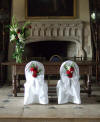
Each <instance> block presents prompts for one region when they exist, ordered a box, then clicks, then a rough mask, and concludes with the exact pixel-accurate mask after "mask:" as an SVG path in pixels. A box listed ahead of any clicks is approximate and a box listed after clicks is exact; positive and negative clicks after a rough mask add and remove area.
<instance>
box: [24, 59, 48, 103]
mask: <svg viewBox="0 0 100 122" xmlns="http://www.w3.org/2000/svg"><path fill="white" fill-rule="evenodd" d="M32 64H34V65H35V66H38V68H39V69H41V70H42V71H41V72H40V75H38V76H37V77H36V78H34V77H33V76H32V72H31V71H30V68H31V65H32ZM25 77H26V83H25V84H24V88H25V91H24V105H28V104H33V103H40V104H48V85H47V83H46V81H44V66H43V64H42V63H40V62H38V61H31V62H29V63H28V64H27V65H26V67H25Z"/></svg>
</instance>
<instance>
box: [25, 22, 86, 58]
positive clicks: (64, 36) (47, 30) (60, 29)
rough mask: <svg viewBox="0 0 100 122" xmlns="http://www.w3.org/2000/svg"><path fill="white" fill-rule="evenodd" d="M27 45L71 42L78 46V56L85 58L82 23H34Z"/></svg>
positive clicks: (32, 23)
mask: <svg viewBox="0 0 100 122" xmlns="http://www.w3.org/2000/svg"><path fill="white" fill-rule="evenodd" d="M31 26H32V29H31V35H30V37H29V38H28V39H27V41H26V44H27V43H33V42H38V41H39V42H40V41H48V40H49V41H70V42H74V43H75V44H76V48H77V51H76V56H77V57H84V54H85V53H84V47H83V22H82V21H33V22H31Z"/></svg>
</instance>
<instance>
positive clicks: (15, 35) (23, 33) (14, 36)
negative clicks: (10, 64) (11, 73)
mask: <svg viewBox="0 0 100 122" xmlns="http://www.w3.org/2000/svg"><path fill="white" fill-rule="evenodd" d="M9 28H10V42H12V43H15V52H14V53H13V55H12V57H13V58H14V59H16V63H22V55H23V52H24V47H25V41H26V39H27V37H28V36H29V35H30V29H31V23H30V22H25V23H24V24H23V25H22V26H21V25H19V24H18V22H17V20H16V18H15V17H12V24H11V25H9Z"/></svg>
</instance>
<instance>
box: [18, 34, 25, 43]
mask: <svg viewBox="0 0 100 122" xmlns="http://www.w3.org/2000/svg"><path fill="white" fill-rule="evenodd" d="M18 38H19V42H23V41H24V38H23V35H21V34H20V33H18Z"/></svg>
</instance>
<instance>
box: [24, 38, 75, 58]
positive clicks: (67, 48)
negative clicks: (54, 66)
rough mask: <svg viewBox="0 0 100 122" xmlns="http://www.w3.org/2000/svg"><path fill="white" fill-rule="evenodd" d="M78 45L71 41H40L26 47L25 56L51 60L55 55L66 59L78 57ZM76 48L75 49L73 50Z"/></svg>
mask: <svg viewBox="0 0 100 122" xmlns="http://www.w3.org/2000/svg"><path fill="white" fill-rule="evenodd" d="M75 46H76V44H75V43H74V42H70V41H54V40H52V41H49V40H48V41H40V42H34V43H28V44H26V45H25V52H24V55H25V56H26V58H27V59H28V58H29V57H45V59H46V60H50V58H51V57H52V56H53V55H59V56H60V57H62V59H64V58H65V57H75V56H76V48H75ZM73 47H74V48H73Z"/></svg>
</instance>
